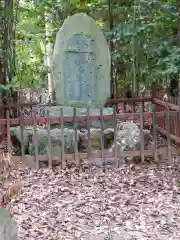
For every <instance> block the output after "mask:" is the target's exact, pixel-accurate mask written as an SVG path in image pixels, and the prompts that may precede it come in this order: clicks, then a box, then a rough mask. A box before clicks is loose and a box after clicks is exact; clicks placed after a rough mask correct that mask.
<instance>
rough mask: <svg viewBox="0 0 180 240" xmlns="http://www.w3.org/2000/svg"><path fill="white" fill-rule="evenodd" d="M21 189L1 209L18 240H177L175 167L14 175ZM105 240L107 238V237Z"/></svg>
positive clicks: (179, 195) (179, 215)
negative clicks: (5, 210) (92, 238)
mask: <svg viewBox="0 0 180 240" xmlns="http://www.w3.org/2000/svg"><path fill="white" fill-rule="evenodd" d="M16 179H18V180H19V181H21V182H22V183H23V184H24V187H23V188H22V193H21V194H20V195H19V196H17V197H16V198H13V199H12V200H11V202H10V203H9V204H8V205H7V208H9V209H10V212H11V214H12V216H13V218H14V219H15V220H16V221H17V222H18V226H19V230H18V234H19V240H60V239H89V236H90V235H92V234H98V235H99V237H98V238H97V239H101V238H100V236H102V237H104V238H102V239H113V238H111V237H110V236H113V234H116V235H117V236H118V238H117V239H129V240H133V239H138V240H145V239H152V240H163V239H168V240H176V239H180V189H179V187H180V185H179V183H178V181H179V180H180V164H179V163H178V162H175V163H174V165H173V166H171V167H168V166H153V165H122V166H121V167H120V168H119V169H108V170H106V171H105V172H103V171H102V169H99V168H95V167H92V168H87V169H85V168H83V167H81V168H80V169H77V168H71V169H67V170H61V169H60V168H54V169H40V170H39V171H37V170H28V169H24V170H14V171H13V172H12V173H11V177H10V180H11V181H15V180H16ZM108 236H109V237H108ZM63 237H64V238H63ZM105 237H106V238H105Z"/></svg>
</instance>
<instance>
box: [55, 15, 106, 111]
mask: <svg viewBox="0 0 180 240" xmlns="http://www.w3.org/2000/svg"><path fill="white" fill-rule="evenodd" d="M52 76H53V79H54V85H55V93H56V103H57V104H58V105H64V106H76V107H80V108H81V107H90V106H91V107H100V106H102V105H104V103H105V101H106V99H107V98H108V97H109V96H110V53H109V49H108V45H107V42H106V39H105V37H104V36H103V34H102V32H101V31H100V30H99V29H98V27H97V25H96V23H95V22H94V20H93V19H92V18H91V17H89V16H87V15H86V14H84V13H78V14H75V15H73V16H71V17H68V18H67V19H66V20H65V22H64V24H63V26H62V28H61V29H60V31H59V32H58V33H57V36H56V42H55V47H54V52H53V58H52Z"/></svg>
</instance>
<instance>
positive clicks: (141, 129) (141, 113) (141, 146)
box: [140, 102, 144, 163]
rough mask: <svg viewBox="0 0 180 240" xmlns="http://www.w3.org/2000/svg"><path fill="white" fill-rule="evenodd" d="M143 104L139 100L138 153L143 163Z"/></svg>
mask: <svg viewBox="0 0 180 240" xmlns="http://www.w3.org/2000/svg"><path fill="white" fill-rule="evenodd" d="M143 115H144V113H143V105H142V102H140V153H141V161H142V162H143V163H144V131H143V121H144V116H143Z"/></svg>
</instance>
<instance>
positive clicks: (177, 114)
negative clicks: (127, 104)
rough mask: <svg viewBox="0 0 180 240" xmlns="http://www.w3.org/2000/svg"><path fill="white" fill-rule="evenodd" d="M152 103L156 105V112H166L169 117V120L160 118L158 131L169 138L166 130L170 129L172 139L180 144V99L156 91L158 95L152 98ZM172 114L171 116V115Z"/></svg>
mask: <svg viewBox="0 0 180 240" xmlns="http://www.w3.org/2000/svg"><path fill="white" fill-rule="evenodd" d="M152 103H154V104H155V105H156V111H158V112H164V111H165V112H166V114H167V115H168V116H169V120H168V121H167V119H166V118H164V117H160V118H158V121H157V123H156V124H157V130H158V131H159V132H160V133H161V134H162V135H164V136H166V137H167V134H168V133H167V131H166V129H167V128H169V134H170V139H171V140H172V141H173V142H174V143H177V146H178V147H179V144H180V98H178V97H172V96H166V97H165V95H164V93H163V92H162V91H156V94H155V95H154V96H153V98H152ZM170 113H171V114H170Z"/></svg>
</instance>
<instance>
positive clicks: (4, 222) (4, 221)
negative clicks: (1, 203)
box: [0, 208, 18, 240]
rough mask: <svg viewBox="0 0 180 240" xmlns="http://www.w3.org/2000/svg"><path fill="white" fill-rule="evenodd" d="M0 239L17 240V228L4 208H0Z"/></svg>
mask: <svg viewBox="0 0 180 240" xmlns="http://www.w3.org/2000/svg"><path fill="white" fill-rule="evenodd" d="M0 239H1V240H17V239H18V237H17V226H16V223H15V221H14V220H13V219H12V218H11V217H10V216H9V213H8V210H7V209H6V208H0Z"/></svg>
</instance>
